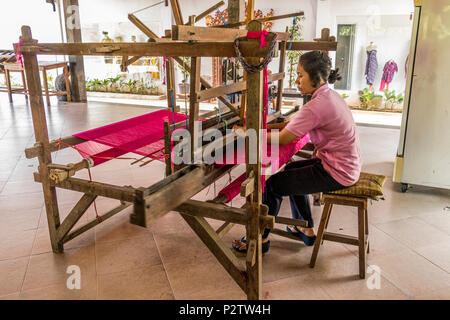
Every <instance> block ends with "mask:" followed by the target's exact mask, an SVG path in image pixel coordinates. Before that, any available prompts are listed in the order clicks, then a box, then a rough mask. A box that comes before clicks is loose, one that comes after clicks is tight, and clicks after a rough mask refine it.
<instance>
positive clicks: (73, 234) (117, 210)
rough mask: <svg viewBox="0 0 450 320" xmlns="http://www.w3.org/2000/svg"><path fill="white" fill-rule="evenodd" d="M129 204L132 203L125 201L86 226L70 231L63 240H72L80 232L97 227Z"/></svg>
mask: <svg viewBox="0 0 450 320" xmlns="http://www.w3.org/2000/svg"><path fill="white" fill-rule="evenodd" d="M129 206H131V203H123V204H121V205H120V206H118V207H116V208H114V209H112V210H110V211H108V212H107V213H105V214H104V215H102V216H101V217H100V218H99V219H95V220H92V221H91V222H89V223H87V224H85V225H84V226H82V227H80V228H78V229H76V230H75V231H73V232H71V233H69V234H68V235H66V236H65V237H64V239H63V242H64V243H66V242H67V241H70V240H72V239H73V238H75V237H77V236H79V235H80V234H82V233H84V232H86V231H88V230H89V229H92V228H93V227H95V226H96V225H98V224H99V223H101V222H103V221H105V220H107V219H109V218H111V217H112V216H114V215H116V214H117V213H119V212H121V211H123V210H125V209H126V208H128V207H129Z"/></svg>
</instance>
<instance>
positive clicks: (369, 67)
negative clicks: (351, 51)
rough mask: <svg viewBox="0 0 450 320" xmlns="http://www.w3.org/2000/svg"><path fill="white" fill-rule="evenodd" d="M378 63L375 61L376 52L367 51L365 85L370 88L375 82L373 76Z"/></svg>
mask: <svg viewBox="0 0 450 320" xmlns="http://www.w3.org/2000/svg"><path fill="white" fill-rule="evenodd" d="M377 69H378V61H377V50H372V51H367V62H366V72H365V73H364V74H365V76H366V83H367V84H368V85H369V86H371V85H372V84H373V82H374V81H375V76H376V74H377Z"/></svg>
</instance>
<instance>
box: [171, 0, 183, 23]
mask: <svg viewBox="0 0 450 320" xmlns="http://www.w3.org/2000/svg"><path fill="white" fill-rule="evenodd" d="M170 6H171V7H172V13H173V17H174V19H175V23H176V24H183V15H182V14H181V10H180V4H179V3H178V0H170Z"/></svg>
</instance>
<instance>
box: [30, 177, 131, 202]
mask: <svg viewBox="0 0 450 320" xmlns="http://www.w3.org/2000/svg"><path fill="white" fill-rule="evenodd" d="M44 180H45V179H43V178H42V174H41V173H39V174H38V173H35V174H34V181H36V182H40V183H43V182H44ZM49 181H50V184H51V186H52V187H58V188H61V189H67V190H73V191H78V192H83V193H89V194H94V195H97V196H101V197H106V198H111V199H117V200H121V201H126V202H134V201H135V200H136V189H135V188H133V187H120V186H116V185H112V184H108V183H103V182H96V181H89V180H84V179H79V178H69V179H67V180H64V181H62V182H60V183H55V182H53V181H51V180H49Z"/></svg>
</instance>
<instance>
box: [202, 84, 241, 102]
mask: <svg viewBox="0 0 450 320" xmlns="http://www.w3.org/2000/svg"><path fill="white" fill-rule="evenodd" d="M246 87H247V84H246V83H245V82H235V83H232V84H229V85H225V86H221V87H215V88H211V89H207V90H202V91H200V92H199V93H197V102H202V101H206V100H209V99H211V98H216V97H219V96H224V95H226V94H231V93H235V92H240V91H242V90H245V88H246Z"/></svg>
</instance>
